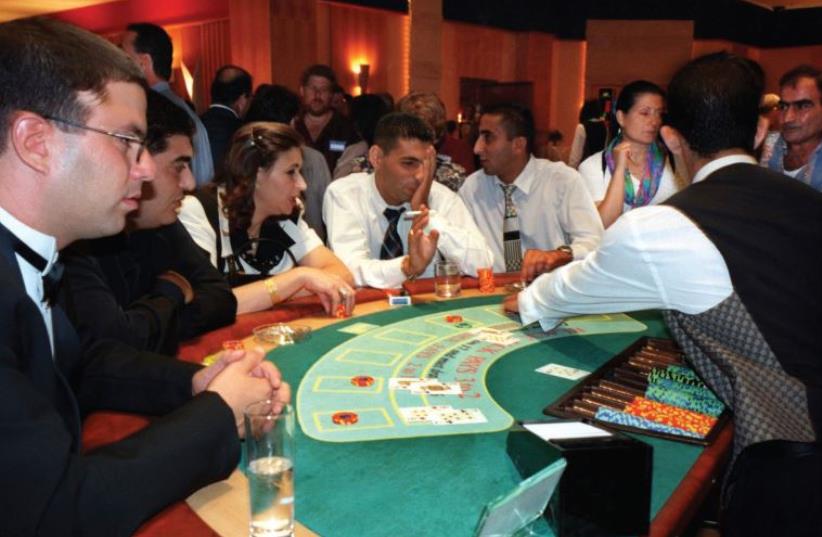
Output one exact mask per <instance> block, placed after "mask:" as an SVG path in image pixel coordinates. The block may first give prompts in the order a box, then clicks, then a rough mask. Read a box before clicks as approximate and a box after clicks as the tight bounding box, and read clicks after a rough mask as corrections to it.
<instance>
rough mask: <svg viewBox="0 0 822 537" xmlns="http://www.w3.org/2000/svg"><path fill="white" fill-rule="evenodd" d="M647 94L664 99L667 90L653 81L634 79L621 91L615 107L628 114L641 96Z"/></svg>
mask: <svg viewBox="0 0 822 537" xmlns="http://www.w3.org/2000/svg"><path fill="white" fill-rule="evenodd" d="M647 94H651V95H659V96H660V97H662V98H663V99H664V98H665V92H664V91H662V88H660V87H659V86H657V85H656V84H654V83H653V82H648V81H647V80H634V81H633V82H629V83H627V84H625V87H623V88H622V90H621V91H620V92H619V97H617V101H616V106H615V107H614V108H615V109H616V110H617V111H619V112H622V113H623V114H627V113H628V112H629V111H630V110H631V108H633V107H634V104H636V100H637V99H638V98H639V96H640V95H647Z"/></svg>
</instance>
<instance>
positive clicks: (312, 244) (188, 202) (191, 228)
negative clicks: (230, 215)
mask: <svg viewBox="0 0 822 537" xmlns="http://www.w3.org/2000/svg"><path fill="white" fill-rule="evenodd" d="M220 194H221V191H220V192H218V194H217V210H218V212H219V215H220V221H219V223H220V255H221V256H222V257H223V258H226V257H230V256H231V255H233V254H234V251H233V249H232V248H231V236H230V234H229V228H228V219H227V218H226V217H225V215H224V214H223V209H222V207H223V202H222V196H221V195H220ZM179 219H180V222H182V224H183V226H185V228H186V230H187V231H188V234H189V235H191V238H192V239H194V242H195V243H196V244H197V246H199V247H200V248H202V249H203V250H205V251H206V252H208V257H209V259H210V260H211V264H212V265H214V266H215V267H216V266H218V265H217V234H216V233H215V232H214V228H213V227H212V226H211V222H209V220H208V217H207V216H206V213H205V209H203V205H202V204H201V203H200V200H198V199H197V198H195V197H194V196H186V197H185V198H184V199H183V205H182V208H181V209H180V215H179ZM278 223H279V224H280V227H281V228H283V230H284V231H285V232H286V233H287V234H288V236H289V237H291V239H292V240H293V241H294V244H293V245H292V246H290V247H289V250H290V251H291V254H292V255H293V256H294V258H295V259H296V260H297V261H298V262H299V261H300V259H302V258H303V257H305V256H306V255H308V253H309V252H311V251H312V250H314V249H315V248H317V247H319V246H322V245H323V242H322V241H321V240H320V238H319V237H318V236H317V233H316V232H315V231H314V230H313V229H311V228H310V227H308V224H306V223H305V220H303V218H302V216H300V218H299V220H297V223H296V224H295V223H294V222H292V221H291V220H280V221H279V222H278ZM238 260H239V263H240V267H241V268H242V269H243V272H245V273H246V274H259V271H258V270H257V269H255V268H254V267H252V266H251V265H249V264H247V263H246V262H245V260H243V259H242V258H241V257H238ZM293 267H294V263H293V261H291V257H289V256H288V255H287V254H286V255H284V256H283V258H282V260H281V261H280V262H279V264H277V266H276V267H274V268H273V269H271V271H269V274H272V275H274V274H279V273H281V272H285V271H286V270H288V269H290V268H293Z"/></svg>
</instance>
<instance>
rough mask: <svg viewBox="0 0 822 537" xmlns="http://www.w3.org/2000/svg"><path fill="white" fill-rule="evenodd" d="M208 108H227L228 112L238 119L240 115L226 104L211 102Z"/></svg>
mask: <svg viewBox="0 0 822 537" xmlns="http://www.w3.org/2000/svg"><path fill="white" fill-rule="evenodd" d="M209 108H221V109H223V110H228V111H229V112H231V113H232V114H234V117H236V118H237V119H240V116H239V115H238V114H237V112H235V111H234V109H233V108H231V107H230V106H226V105H224V104H220V103H213V104H212V105H211V106H209Z"/></svg>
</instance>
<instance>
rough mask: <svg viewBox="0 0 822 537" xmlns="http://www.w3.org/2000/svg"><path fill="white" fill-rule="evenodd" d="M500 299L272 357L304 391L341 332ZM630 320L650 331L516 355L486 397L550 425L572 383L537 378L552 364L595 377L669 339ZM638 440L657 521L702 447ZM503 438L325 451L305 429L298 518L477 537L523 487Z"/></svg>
mask: <svg viewBox="0 0 822 537" xmlns="http://www.w3.org/2000/svg"><path fill="white" fill-rule="evenodd" d="M499 301H500V298H499V297H481V298H470V299H463V300H458V301H448V302H432V303H428V304H424V305H419V306H412V307H403V308H397V309H393V310H389V311H384V312H380V313H375V314H371V315H367V316H363V317H357V318H355V319H350V320H347V321H343V322H341V323H336V324H334V325H331V326H329V327H326V328H323V329H320V330H317V331H316V332H314V334H313V335H312V336H311V338H309V339H308V340H306V341H304V342H302V343H300V344H299V345H296V346H289V347H280V348H277V349H274V350H273V351H271V352H270V353H269V355H268V356H269V359H271V360H273V361H274V362H275V363H276V364H277V365H278V367H279V368H280V370H281V371H282V373H283V376H284V378H285V380H287V381H288V382H289V383H291V384H292V386H294V387H295V389H296V386H298V385H299V382H300V379H301V378H302V377H303V375H304V374H305V373H306V371H307V370H308V369H309V367H310V366H311V364H313V363H314V362H315V361H316V360H317V359H319V358H320V357H321V356H322V355H323V354H325V353H326V352H328V351H329V350H330V349H332V348H333V347H334V346H336V345H338V344H340V343H342V342H343V341H345V340H347V339H349V338H350V337H352V335H351V334H346V333H342V332H340V331H339V329H340V328H341V327H344V326H346V325H348V324H353V323H357V322H368V323H373V324H377V325H386V324H390V323H393V322H397V321H402V320H403V319H408V318H410V317H412V316H415V315H419V314H428V313H434V312H447V311H451V310H455V311H458V310H459V308H461V307H467V306H475V305H481V304H490V303H499ZM632 317H634V318H635V319H637V320H639V321H640V322H642V323H644V324H645V325H647V327H648V328H647V330H646V331H645V332H640V333H629V334H625V333H623V334H607V335H593V336H573V337H566V338H561V339H554V340H547V341H542V342H539V343H537V344H534V345H531V346H529V347H525V348H523V349H519V350H517V351H516V352H512V353H511V354H509V355H507V356H505V357H503V358H502V359H500V360H498V361H497V362H496V363H495V364H494V365H493V366H492V367H491V368H490V369H489V371H488V374H487V377H486V383H487V387H488V391H489V392H490V394H491V396H492V397H493V398H494V399H495V400H496V401H497V402H498V403H499V404H500V405H501V406H502V407H503V408H504V409H505V410H506V411H508V412H509V413H510V414H511V415H512V416H513V417H514V418H515V419H517V420H535V419H541V418H544V417H545V416H544V414H543V413H542V409H543V408H544V407H545V406H546V405H548V404H549V403H551V402H553V401H554V400H555V399H556V398H558V397H559V396H560V395H562V394H563V393H565V392H566V391H567V390H569V389H570V388H571V387H572V386H573V385H574V381H570V380H565V379H561V378H557V377H552V376H548V375H543V374H539V373H536V372H535V371H534V370H535V369H536V368H538V367H540V366H542V365H545V364H547V363H552V362H553V363H559V364H562V365H568V366H571V367H576V368H579V369H585V370H589V371H591V370H594V369H596V368H597V367H599V366H600V365H602V364H603V363H605V362H606V361H607V360H608V359H610V358H611V357H613V356H614V355H615V354H616V353H618V352H619V351H621V350H622V349H624V348H625V347H627V346H628V345H630V344H631V343H632V342H633V341H635V340H636V339H637V338H639V337H642V336H646V335H647V336H653V337H667V336H668V333H667V330H666V329H665V326H664V324H663V322H662V318H661V316H660V315H659V313H658V312H639V313H635V314H632ZM298 429H299V428H298ZM636 437H637V438H640V439H641V440H643V441H645V442H648V443H649V444H651V445H652V446H653V448H654V449H653V452H654V455H653V461H654V469H653V484H652V500H651V514H652V516H654V515H655V514H656V513H657V511H658V510H659V509H660V508H661V507H662V505H663V504H664V502H665V501H666V500H667V498H668V497H669V496H670V495H671V493H672V492H673V490H674V489H675V488H676V487H677V485H678V484H679V482H680V481H681V480H682V478H683V476H684V475H685V474H686V472H687V471H688V470H689V469H690V467H691V466H692V465H693V463H694V461H695V460H696V458H697V457H698V456H699V454H700V452H701V451H702V448H700V447H698V446H693V445H687V444H682V443H677V442H671V441H667V440H661V439H657V438H652V437H647V436H641V435H636ZM505 440H506V432H499V433H487V434H461V435H453V436H444V437H420V438H413V439H400V440H380V441H371V442H352V443H327V442H319V441H316V440H312V439H311V438H309V437H307V436H305V435H304V434H302V432H301V431H299V430H298V432H297V439H296V441H297V455H296V464H295V478H296V485H295V491H296V499H295V508H296V518H297V520H299V521H300V522H301V523H302V524H304V525H305V526H307V527H308V528H310V529H312V530H313V531H315V532H317V533H319V534H320V535H323V536H326V537H333V536H337V535H339V536H352V535H357V536H371V535H449V536H461V535H472V532H473V530H474V527H475V525H476V522H477V519H478V518H479V515H480V512H481V510H482V507H483V506H484V505H485V504H486V503H488V502H489V501H491V500H492V499H494V498H496V497H497V496H500V495H501V494H504V493H506V492H508V491H509V490H510V489H512V488H513V487H514V486H515V485H516V484H517V483H518V482H519V481H520V477H519V475H518V474H517V472H516V470H515V469H514V467H513V464H512V463H511V462H510V460H509V458H508V456H507V454H506V452H505ZM543 532H544V530H543ZM543 532H541V533H543Z"/></svg>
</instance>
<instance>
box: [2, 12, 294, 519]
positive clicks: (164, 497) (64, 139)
mask: <svg viewBox="0 0 822 537" xmlns="http://www.w3.org/2000/svg"><path fill="white" fill-rule="evenodd" d="M145 108H146V85H145V81H144V80H143V78H142V75H141V73H140V72H139V71H138V70H137V69H136V67H135V66H133V64H132V63H131V62H129V60H128V59H127V58H126V56H125V55H123V53H122V52H121V51H119V50H118V49H116V48H115V47H113V46H112V45H111V44H109V43H108V42H106V41H105V40H103V39H101V38H99V37H97V36H94V35H93V34H90V33H88V32H86V31H84V30H80V29H77V28H74V27H72V26H69V25H67V24H65V23H61V22H57V21H53V20H49V19H28V20H26V19H24V20H17V21H12V22H7V23H3V24H0V125H2V128H0V288H2V289H3V292H2V293H1V294H0V490H2V491H3V493H2V494H0V513H2V514H3V516H2V517H0V535H67V534H72V535H74V534H77V535H80V534H82V535H127V534H131V533H133V532H134V530H135V529H136V528H137V527H138V525H139V524H140V523H141V522H142V521H143V520H145V519H146V518H147V517H149V516H151V515H153V514H154V513H156V512H158V511H159V510H160V509H162V508H163V507H165V506H166V505H168V504H169V503H171V502H173V501H176V500H180V499H182V498H185V497H186V496H187V495H189V494H190V493H191V492H193V491H194V490H196V489H197V488H199V487H201V486H203V485H206V484H208V483H210V482H212V481H215V480H218V479H222V478H224V477H225V476H227V475H228V474H229V473H230V472H231V471H232V470H233V469H234V467H235V466H236V464H237V461H238V455H239V438H238V436H239V433H240V431H239V428H238V426H239V424H240V423H241V421H242V409H243V408H244V407H245V406H246V405H247V404H249V403H250V402H252V401H254V400H259V399H264V398H266V397H274V398H276V399H277V400H278V401H279V402H278V404H277V406H279V404H281V402H282V401H284V400H286V399H287V397H288V388H287V385H285V384H281V382H280V378H279V373H278V372H277V370H276V369H275V368H274V367H273V366H272V365H267V364H265V363H261V362H260V360H261V359H262V356H261V354H260V353H247V354H244V353H242V352H237V353H231V354H228V355H225V356H222V357H221V359H220V360H219V362H218V364H216V367H209V368H205V369H204V368H201V367H199V366H196V365H194V364H187V363H183V362H179V361H176V360H169V359H168V358H167V357H162V356H158V355H153V354H149V353H139V352H137V351H135V350H134V349H132V348H130V347H127V346H126V345H123V344H120V343H117V342H114V341H103V340H101V341H98V342H97V343H96V344H94V345H92V346H90V347H89V348H87V349H83V350H81V348H80V345H79V341H78V338H77V334H76V333H75V331H74V329H73V327H72V326H71V324H70V323H69V322H68V319H67V318H66V315H65V312H64V310H63V308H62V307H61V306H59V305H52V304H53V303H52V296H51V295H52V291H53V290H54V289H53V288H54V286H55V284H56V283H58V281H59V272H60V270H59V267H60V263H59V261H58V259H57V258H58V252H59V250H60V249H62V248H64V247H65V246H67V245H68V244H70V243H72V242H74V241H76V240H79V239H84V238H92V237H99V236H104V235H110V234H114V233H118V232H119V231H120V230H121V229H122V228H123V226H124V224H125V218H126V214H127V213H128V212H130V211H132V210H134V209H135V208H136V207H137V202H138V199H139V196H140V189H141V186H142V183H143V182H145V181H148V180H151V178H152V177H153V175H154V172H155V164H154V161H153V160H152V158H151V155H150V154H148V153H147V152H146V151H144V149H145V142H144V135H145V130H146V117H145ZM102 408H105V409H111V410H120V411H126V412H139V413H144V414H152V415H162V417H160V418H158V419H157V420H156V421H155V422H154V423H153V424H152V425H150V426H149V427H148V428H146V429H144V430H142V431H140V432H138V433H136V434H134V435H132V436H130V437H128V438H126V439H124V440H122V441H120V442H117V443H114V444H111V445H109V446H104V447H102V448H100V449H98V450H96V451H94V452H92V453H89V454H87V455H81V452H80V445H79V444H80V439H81V437H80V426H81V420H82V417H83V416H84V415H86V414H87V413H88V412H90V411H93V410H95V409H102Z"/></svg>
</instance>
